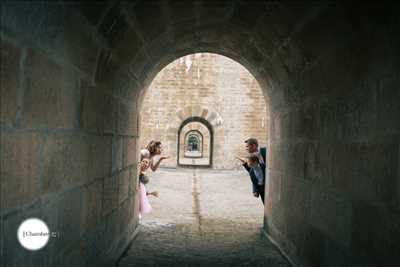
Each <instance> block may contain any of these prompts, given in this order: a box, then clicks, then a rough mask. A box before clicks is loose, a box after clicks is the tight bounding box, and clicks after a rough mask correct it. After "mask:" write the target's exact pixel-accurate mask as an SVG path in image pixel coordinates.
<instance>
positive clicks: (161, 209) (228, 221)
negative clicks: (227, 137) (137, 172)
mask: <svg viewBox="0 0 400 267" xmlns="http://www.w3.org/2000/svg"><path fill="white" fill-rule="evenodd" d="M147 188H148V191H158V192H159V194H160V195H159V197H158V198H156V197H153V196H150V198H151V199H150V201H151V205H152V207H153V211H152V212H151V213H150V214H145V215H144V216H143V217H142V219H141V222H140V232H139V233H138V235H137V236H136V238H135V239H134V241H133V242H132V243H131V245H130V247H129V248H128V250H127V251H126V253H125V254H124V255H123V257H122V258H121V259H120V262H119V265H118V266H120V267H128V266H271V267H272V266H279V267H281V266H282V267H283V266H285V267H286V266H290V264H289V263H288V262H287V261H286V259H285V258H284V257H283V256H282V255H281V254H280V252H279V251H278V249H277V248H276V247H274V246H273V245H272V244H271V243H270V242H269V241H268V239H267V238H266V237H265V236H264V235H263V234H262V232H261V227H262V222H263V205H262V202H261V200H260V199H258V198H254V197H253V196H252V194H251V184H250V179H249V177H248V175H247V173H246V172H245V171H243V170H240V171H216V170H207V169H178V170H175V169H160V170H158V171H157V172H155V173H151V175H150V183H149V184H148V186H147Z"/></svg>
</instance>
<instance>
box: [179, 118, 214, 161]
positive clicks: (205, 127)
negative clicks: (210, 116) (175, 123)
mask: <svg viewBox="0 0 400 267" xmlns="http://www.w3.org/2000/svg"><path fill="white" fill-rule="evenodd" d="M191 133H195V134H196V135H197V136H198V137H199V140H201V144H199V145H201V148H200V149H201V153H196V152H195V153H193V152H192V151H187V150H186V147H185V145H186V139H187V138H188V137H189V136H190V134H191ZM213 152H214V129H213V126H212V125H211V124H210V123H209V122H208V121H207V120H205V119H204V118H202V117H197V116H194V117H189V118H187V119H186V120H184V121H183V122H182V124H181V125H180V127H179V130H178V143H177V165H178V166H186V167H189V166H190V167H212V165H213Z"/></svg>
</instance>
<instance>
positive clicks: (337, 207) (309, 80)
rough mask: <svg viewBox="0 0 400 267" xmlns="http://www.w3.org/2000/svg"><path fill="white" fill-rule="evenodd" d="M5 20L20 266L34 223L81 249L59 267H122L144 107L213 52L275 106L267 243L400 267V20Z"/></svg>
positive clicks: (10, 176)
mask: <svg viewBox="0 0 400 267" xmlns="http://www.w3.org/2000/svg"><path fill="white" fill-rule="evenodd" d="M1 5H2V6H1V9H2V23H1V36H0V38H1V42H2V43H1V45H2V53H1V57H2V60H1V62H2V68H1V72H2V73H1V74H2V75H1V79H2V81H1V82H2V86H1V94H2V95H1V96H2V97H1V126H2V136H1V138H2V139H1V143H2V145H1V160H2V162H1V164H2V165H1V167H2V168H1V169H2V170H1V171H2V173H1V174H2V178H1V179H2V188H1V189H2V192H1V193H2V200H4V201H2V206H1V220H2V229H1V231H2V233H1V236H2V237H3V236H5V235H4V233H7V234H6V236H7V238H6V239H4V241H3V239H2V242H4V243H3V247H4V262H5V264H6V265H7V266H13V265H15V264H17V263H18V264H20V265H24V264H25V263H26V264H25V265H28V264H29V262H32V257H31V256H30V255H27V254H23V253H21V254H20V253H19V251H18V250H17V249H16V247H17V246H18V244H17V243H16V241H15V240H14V239H12V238H10V237H11V235H8V233H13V232H15V231H16V229H15V228H16V227H17V226H18V223H19V222H20V221H21V220H22V219H23V218H25V217H26V216H39V217H41V216H44V217H46V218H48V220H49V222H50V225H49V226H50V228H55V229H59V230H60V231H64V232H68V233H71V235H68V239H67V240H64V242H63V243H62V244H61V243H60V246H59V249H60V250H63V253H59V251H60V250H58V249H54V250H51V251H50V252H49V253H48V254H49V255H50V257H43V258H45V259H51V261H52V262H54V264H56V265H62V264H66V263H67V264H68V263H71V264H70V265H77V264H74V263H75V261H74V262H72V261H73V260H74V259H84V260H85V262H87V263H91V264H92V265H98V264H96V263H98V262H104V261H111V262H113V261H114V260H115V257H118V255H119V254H120V253H121V248H124V247H126V245H127V244H128V243H129V241H130V240H131V237H132V234H133V233H134V230H135V229H137V219H138V214H137V188H136V187H135V186H134V185H135V182H136V181H137V180H136V177H137V175H136V174H137V170H136V169H137V168H136V167H137V166H136V164H137V155H138V147H137V140H138V138H139V136H138V128H139V127H140V125H139V124H138V117H139V114H138V113H139V110H140V105H141V101H142V94H143V93H144V91H145V90H146V88H147V87H148V85H149V84H150V82H151V81H152V79H153V78H154V76H155V75H156V74H157V73H158V71H159V70H161V69H162V68H163V67H164V66H165V65H166V64H168V63H169V62H171V61H172V60H174V59H176V58H178V57H180V56H182V55H187V54H191V53H194V52H206V51H207V52H214V53H218V54H221V55H225V56H228V57H230V58H232V59H234V60H236V61H238V62H240V63H241V64H243V65H244V66H245V67H246V68H248V69H249V71H250V72H251V73H253V75H254V76H255V77H256V78H257V80H258V82H259V83H260V85H261V87H262V88H263V92H264V96H265V98H266V99H267V102H268V103H270V104H271V105H270V107H271V110H270V117H271V127H270V132H271V139H270V140H271V141H270V151H271V153H270V155H271V158H270V159H269V160H270V164H269V168H270V171H271V181H273V182H272V183H273V184H272V187H271V189H272V190H271V199H270V206H268V207H267V208H266V210H265V229H266V230H267V231H268V233H269V234H270V235H271V236H273V237H274V238H275V239H276V240H277V242H278V243H279V244H280V245H281V246H282V248H283V249H284V250H285V251H286V252H287V254H288V255H290V257H292V258H293V259H294V261H295V262H296V263H298V264H302V265H309V266H321V265H323V264H324V263H328V262H329V263H331V264H332V265H335V266H341V265H346V264H349V263H354V262H356V263H360V264H362V265H365V266H367V265H370V264H372V265H379V266H386V265H391V263H392V262H398V261H399V254H398V251H399V244H400V243H399V242H398V240H397V239H398V238H397V239H396V238H395V237H398V236H400V233H399V232H400V230H399V227H398V224H397V223H395V222H398V221H399V219H400V215H399V214H398V212H397V207H399V206H400V204H399V203H400V197H399V196H400V193H399V192H400V189H398V188H399V186H398V184H399V183H398V181H399V179H398V177H399V174H400V172H399V167H398V166H399V139H398V136H399V127H398V125H399V124H398V121H399V120H398V118H399V115H400V111H399V108H398V107H399V105H398V103H399V102H400V101H399V97H400V96H399V90H398V84H399V80H398V77H399V75H398V70H399V60H398V55H399V47H400V44H399V43H400V40H399V38H397V36H400V35H399V29H400V27H399V20H398V13H399V6H398V5H397V4H389V3H382V5H380V4H379V5H377V4H370V3H365V4H363V5H359V4H357V3H354V2H351V1H350V2H346V3H342V2H340V3H339V2H338V3H336V2H332V1H318V2H308V1H305V2H300V1H282V2H281V1H207V0H199V1H168V2H166V1H140V0H139V1H130V2H128V1H104V2H96V4H92V3H91V2H90V3H89V2H86V1H80V2H79V1H76V2H75V1H74V2H71V1H56V2H50V1H44V2H40V3H39V2H35V1H33V2H26V1H3V2H2V3H1ZM182 119H185V118H182ZM171 131H172V129H171ZM314 159H318V161H316V163H315V164H314V163H312V162H311V163H310V162H309V161H310V160H314ZM370 162H374V164H370ZM309 166H312V167H311V168H309ZM132 185H133V186H132ZM338 214H340V215H341V216H338ZM371 218H379V220H375V219H372V221H371ZM371 225H373V227H371ZM76 229H79V231H75V230H76ZM366 233H368V234H367V235H366ZM83 236H85V238H82V237H83ZM384 237H390V238H384ZM93 244H96V245H93ZM105 252H106V253H105ZM32 255H33V254H32ZM35 255H37V254H35ZM91 255H102V257H101V258H100V257H93V256H91ZM2 256H3V255H2ZM46 256H47V255H46ZM2 259H3V257H2ZM46 263H48V262H47V260H46V262H43V266H45V265H46ZM303 263H304V264H303ZM364 263H368V264H364ZM369 263H370V264H369ZM38 264H42V262H40V263H38ZM110 265H111V264H110Z"/></svg>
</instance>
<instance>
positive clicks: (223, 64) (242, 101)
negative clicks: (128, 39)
mask: <svg viewBox="0 0 400 267" xmlns="http://www.w3.org/2000/svg"><path fill="white" fill-rule="evenodd" d="M180 111H182V112H180ZM203 111H204V112H207V113H208V117H207V120H208V121H209V122H212V121H214V120H217V122H216V123H215V127H213V137H214V142H213V148H212V151H213V156H212V161H213V162H212V164H211V165H212V167H213V168H215V169H233V168H241V166H240V164H239V163H238V161H237V160H236V159H235V156H236V155H240V156H244V155H245V154H246V152H245V144H244V140H246V139H247V138H249V137H255V138H257V139H258V140H259V143H260V145H261V146H266V145H267V140H268V135H267V129H268V126H269V124H268V122H269V115H268V108H267V105H266V101H265V99H264V95H263V93H262V91H261V88H260V87H259V85H258V83H257V81H256V80H255V78H254V77H253V76H252V75H251V74H250V73H249V72H248V71H247V70H246V69H245V68H244V67H243V66H241V65H240V64H239V63H237V62H235V61H233V60H231V59H229V58H227V57H223V56H220V55H217V54H211V53H197V54H192V55H188V56H185V57H182V58H180V59H177V60H175V61H174V62H172V63H171V64H169V65H168V66H167V67H165V68H164V69H163V70H161V71H160V73H159V74H158V75H157V76H156V77H155V78H154V81H153V82H152V84H151V85H150V87H149V88H148V89H147V92H146V95H145V97H144V100H143V104H142V109H141V111H140V116H141V122H140V125H141V128H140V131H141V132H140V140H141V141H140V142H141V146H142V147H144V146H146V144H147V143H148V142H149V141H150V140H153V139H154V140H160V141H161V142H162V144H163V147H164V153H165V154H167V155H169V156H170V158H169V159H168V160H166V161H165V162H163V166H167V167H176V166H177V151H176V147H177V142H178V131H177V129H176V131H175V132H173V133H172V134H171V135H167V134H166V132H167V131H168V130H169V129H171V130H172V129H173V128H175V127H180V125H177V126H176V124H177V123H176V122H175V121H176V120H178V124H179V121H180V123H182V122H183V121H184V120H186V119H188V118H189V117H191V116H195V115H200V116H201V113H202V112H203ZM211 111H213V112H211ZM204 115H205V114H203V116H204Z"/></svg>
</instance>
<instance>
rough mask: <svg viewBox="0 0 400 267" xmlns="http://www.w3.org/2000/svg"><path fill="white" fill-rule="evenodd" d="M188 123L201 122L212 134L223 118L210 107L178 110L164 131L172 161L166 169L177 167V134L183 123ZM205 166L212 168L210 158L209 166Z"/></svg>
mask: <svg viewBox="0 0 400 267" xmlns="http://www.w3.org/2000/svg"><path fill="white" fill-rule="evenodd" d="M196 118H197V119H196ZM190 121H201V122H203V123H204V124H207V125H209V127H210V128H211V129H213V130H212V132H214V131H218V128H219V127H220V126H221V125H222V124H223V118H222V117H221V116H220V114H219V113H218V112H216V111H214V110H212V109H211V108H210V107H201V106H194V107H191V106H187V107H182V108H181V109H179V110H178V111H177V112H176V116H175V117H174V119H173V120H172V121H170V123H169V127H168V129H166V139H167V141H169V142H168V144H169V146H168V147H167V149H168V151H169V153H170V156H171V157H172V160H171V161H170V162H171V163H170V165H167V167H176V166H177V165H178V160H179V157H178V155H179V154H182V152H181V153H180V151H179V147H180V146H179V143H180V139H179V136H180V135H179V133H180V131H181V129H182V127H183V126H184V125H185V123H187V122H190ZM210 133H211V131H210ZM211 135H212V134H211ZM211 144H212V142H211ZM211 147H212V146H211ZM211 153H212V152H211ZM182 165H185V164H182ZM206 165H207V166H212V156H210V162H209V164H206Z"/></svg>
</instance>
